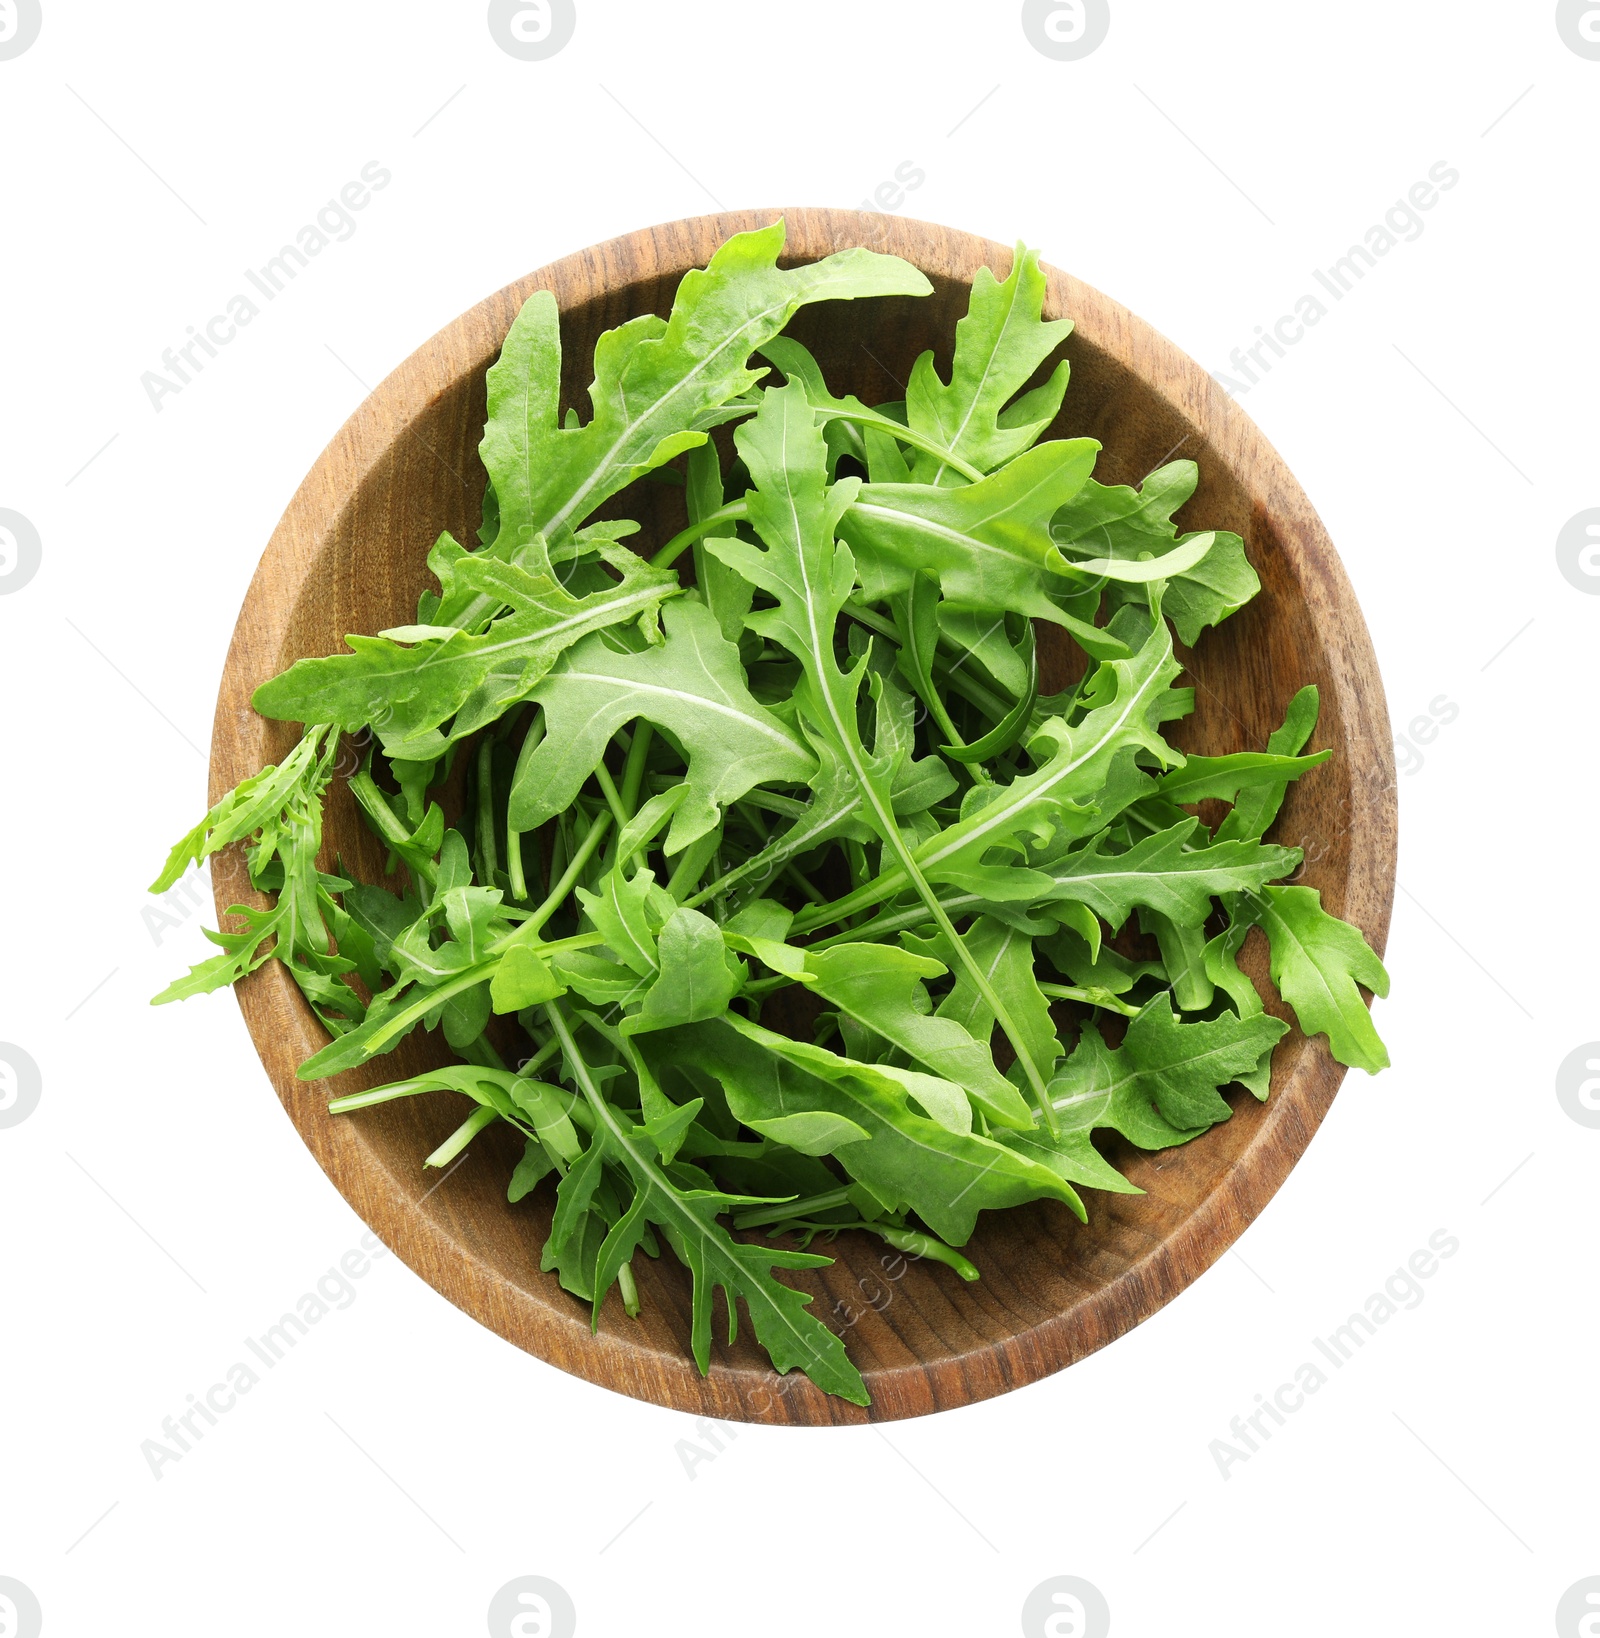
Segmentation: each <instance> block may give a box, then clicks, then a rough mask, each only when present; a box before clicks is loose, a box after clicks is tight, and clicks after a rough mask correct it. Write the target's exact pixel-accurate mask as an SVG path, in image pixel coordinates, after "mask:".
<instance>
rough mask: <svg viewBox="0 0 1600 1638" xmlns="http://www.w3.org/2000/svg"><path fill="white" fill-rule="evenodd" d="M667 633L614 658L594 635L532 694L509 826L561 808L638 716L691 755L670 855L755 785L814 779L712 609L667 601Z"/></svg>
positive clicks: (799, 746)
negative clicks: (532, 733) (534, 719)
mask: <svg viewBox="0 0 1600 1638" xmlns="http://www.w3.org/2000/svg"><path fill="white" fill-rule="evenodd" d="M712 544H713V545H721V544H722V543H721V542H720V541H718V542H712ZM663 625H664V628H665V630H666V634H667V635H666V641H665V642H664V643H663V644H662V645H661V647H660V648H653V649H646V650H644V651H643V652H642V653H628V652H625V651H618V650H616V649H614V648H612V647H611V646H610V645H609V644H608V643H607V642H606V640H605V638H604V636H602V635H599V634H596V635H595V636H592V637H586V638H585V639H584V640H583V641H582V642H581V643H578V644H577V645H576V646H575V647H573V648H571V649H569V650H568V651H567V652H566V653H565V654H564V655H563V656H562V657H561V659H560V661H558V662H557V664H556V667H555V669H554V670H553V671H552V672H551V673H550V675H549V676H547V677H546V678H545V680H544V681H543V682H542V683H540V684H539V685H538V687H536V688H535V689H534V690H533V693H532V695H531V696H530V697H531V698H532V699H533V701H534V702H535V703H536V704H538V705H541V706H543V707H544V711H545V717H546V721H547V724H548V727H547V730H546V733H545V737H544V741H543V743H542V744H541V745H540V746H539V747H538V749H537V750H536V751H535V752H534V753H533V755H532V756H531V757H529V758H528V760H527V761H526V762H525V763H524V764H523V765H522V766H521V767H520V768H519V769H518V770H517V778H516V783H515V785H514V786H513V787H512V791H511V823H512V824H513V825H514V826H515V828H516V829H517V830H519V831H529V830H534V829H536V828H537V827H538V826H539V825H542V824H544V823H545V821H546V820H548V819H552V818H554V817H555V816H556V814H558V813H560V812H561V811H562V810H563V809H565V808H567V807H568V806H569V805H570V804H571V802H572V800H573V798H574V797H575V796H576V795H577V794H578V790H579V788H580V787H581V786H582V784H583V782H584V781H585V780H586V779H587V778H588V777H589V776H590V774H592V773H593V772H594V770H595V768H596V767H597V766H598V765H599V763H600V760H601V758H602V757H603V756H604V755H605V749H606V745H607V743H608V741H609V740H610V738H611V736H612V735H613V734H614V733H615V732H616V731H617V729H619V728H621V727H623V726H624V725H625V724H626V723H629V722H632V721H635V720H636V719H638V718H640V717H643V718H644V719H645V720H646V721H647V722H652V723H654V724H655V725H656V726H657V727H660V728H664V729H666V730H667V731H668V732H669V733H670V734H672V736H673V737H674V739H676V740H677V741H678V743H679V744H680V745H681V746H682V747H683V749H684V752H685V754H686V756H687V758H688V763H689V777H688V782H687V783H688V787H689V788H688V790H687V792H686V793H685V795H684V797H683V800H682V802H681V804H680V806H679V807H678V810H677V812H676V813H675V814H674V815H673V818H672V829H671V830H670V832H669V833H668V836H667V845H666V850H667V852H668V853H678V852H680V851H682V849H684V848H685V847H687V846H688V845H689V843H691V842H692V841H694V840H695V839H696V838H697V837H700V836H704V835H705V834H706V833H707V832H708V831H710V830H712V829H713V828H714V827H715V825H716V823H717V815H718V810H719V808H720V806H721V805H722V804H723V803H725V802H729V801H732V800H733V799H734V798H736V797H740V796H743V795H744V793H745V792H746V791H748V790H749V789H750V788H751V787H752V786H753V785H756V784H759V783H761V782H762V781H763V780H789V781H793V782H795V783H800V784H803V783H804V782H805V781H806V780H807V779H809V778H810V777H811V775H812V773H813V772H814V770H815V768H816V763H815V761H814V759H813V758H812V756H811V755H810V753H809V752H808V751H807V750H806V749H805V746H804V744H803V743H802V741H801V740H800V738H799V736H798V735H796V734H795V733H794V732H793V731H792V730H791V729H789V728H787V727H785V725H784V724H783V722H782V721H781V720H780V719H779V718H778V717H776V716H775V715H773V713H772V712H771V711H768V710H767V709H766V708H765V707H763V706H761V705H758V704H757V703H756V700H755V697H754V696H753V695H752V694H751V693H750V690H749V689H748V688H747V687H746V686H745V681H744V675H743V671H742V668H741V667H740V664H739V654H738V650H737V649H736V648H734V647H733V645H732V644H731V643H729V642H728V641H727V639H726V638H725V637H724V636H723V635H722V632H721V630H720V628H719V627H718V625H717V622H716V618H715V616H713V615H712V613H711V612H710V610H708V609H707V608H705V607H704V606H703V605H702V604H699V603H691V602H687V601H684V602H678V603H673V604H669V605H668V607H667V609H666V612H665V615H664V618H663Z"/></svg>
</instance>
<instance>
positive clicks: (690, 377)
mask: <svg viewBox="0 0 1600 1638" xmlns="http://www.w3.org/2000/svg"><path fill="white" fill-rule="evenodd" d="M788 306H789V302H788V300H784V301H780V302H777V303H775V304H774V305H773V306H771V307H767V308H764V309H763V310H762V311H761V312H759V313H757V314H755V315H754V316H753V317H751V318H748V319H746V320H745V321H744V323H743V324H741V325H740V326H739V328H738V329H737V330H735V331H734V332H733V334H732V335H730V336H729V337H728V338H727V340H726V341H724V342H723V343H722V345H721V346H719V347H715V348H713V349H712V351H711V352H709V353H707V354H706V356H705V357H704V358H703V359H701V360H700V362H699V363H698V364H697V365H695V367H694V368H693V369H692V370H690V371H689V372H688V374H687V375H685V376H683V377H682V378H681V379H680V380H679V381H678V382H677V384H676V385H675V386H673V387H672V388H671V389H670V390H669V391H667V392H664V393H663V394H662V395H661V396H660V397H659V398H657V399H655V400H654V401H653V402H652V403H651V404H650V405H648V406H647V407H646V408H645V409H644V410H643V411H641V412H640V413H639V414H638V415H636V416H635V417H634V418H633V419H632V420H631V421H629V422H628V423H627V424H626V425H625V426H624V427H623V429H622V431H621V432H619V433H618V434H617V437H616V441H615V442H614V443H613V444H612V445H611V447H610V449H608V450H607V451H606V452H605V454H604V456H603V457H602V458H601V459H600V460H599V461H598V462H597V463H596V464H595V467H594V469H593V471H592V472H591V473H590V474H589V477H588V478H587V479H586V480H585V482H584V483H583V484H582V485H580V486H579V488H578V489H577V491H576V492H575V493H574V494H573V495H572V497H571V498H570V499H569V500H568V501H567V503H566V505H565V506H563V507H562V508H561V509H560V511H558V512H557V513H556V514H555V516H554V517H552V518H551V519H550V521H549V522H548V523H547V524H546V525H545V529H546V532H547V533H550V534H554V533H555V532H556V530H558V529H559V528H561V526H562V525H563V524H564V523H565V522H566V521H567V519H568V518H570V517H571V516H572V515H573V513H574V512H576V511H577V509H578V508H579V507H580V506H581V505H582V504H583V502H584V500H585V499H586V498H587V497H588V495H589V494H590V493H591V491H592V490H594V488H595V487H596V486H597V485H598V484H599V482H600V480H601V478H602V476H604V475H605V474H606V473H608V472H609V471H610V470H611V464H612V462H613V461H614V460H615V459H616V457H617V452H618V451H619V450H621V449H624V448H625V447H626V446H627V445H628V443H629V442H630V440H631V439H632V438H633V437H634V436H635V435H636V434H637V433H638V431H639V428H640V427H642V426H643V425H644V424H645V423H646V422H647V421H648V420H649V419H650V418H651V417H652V416H653V415H656V414H658V413H659V412H660V410H661V408H662V406H663V405H665V404H669V403H670V402H671V401H672V399H673V398H674V397H676V396H677V394H679V393H680V392H682V391H683V390H684V388H686V387H688V386H689V385H690V384H691V383H693V382H695V381H697V380H698V379H699V378H700V376H702V375H703V374H704V373H705V372H706V371H707V370H709V369H710V368H711V366H712V364H714V363H715V362H716V361H717V359H719V358H720V357H721V356H722V355H723V354H724V353H725V352H727V350H728V349H729V348H730V347H732V346H733V345H734V344H735V343H736V342H738V341H739V340H740V339H741V338H742V337H743V336H744V335H745V334H746V332H747V331H749V330H752V329H754V328H756V327H758V326H759V325H761V324H762V323H764V322H765V321H766V320H767V319H770V318H771V317H772V316H773V314H774V313H781V312H782V311H783V310H784V309H785V308H786V307H788ZM668 323H669V324H670V323H671V320H670V319H669V320H668ZM745 351H746V354H748V353H749V348H746V349H745ZM617 390H618V391H619V392H620V391H621V390H622V383H621V380H620V377H619V380H618V383H617ZM528 448H529V452H530V454H531V452H532V445H531V444H530V445H529V446H528ZM528 493H529V494H530V495H531V494H532V493H533V484H532V471H531V467H530V469H529V473H528Z"/></svg>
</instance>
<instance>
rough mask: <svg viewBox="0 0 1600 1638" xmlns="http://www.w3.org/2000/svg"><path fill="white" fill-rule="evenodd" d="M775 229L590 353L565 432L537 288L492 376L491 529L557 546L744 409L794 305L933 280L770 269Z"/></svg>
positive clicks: (743, 236)
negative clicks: (758, 359)
mask: <svg viewBox="0 0 1600 1638" xmlns="http://www.w3.org/2000/svg"><path fill="white" fill-rule="evenodd" d="M784 236H785V230H784V224H783V223H782V222H781V221H778V222H774V223H773V224H772V225H771V226H770V227H766V228H760V229H757V230H756V231H754V232H751V233H740V234H736V235H734V237H733V238H731V239H729V240H728V242H727V243H726V244H724V245H723V246H722V248H721V249H720V250H719V251H718V252H717V253H716V255H715V256H713V257H712V258H711V262H710V265H709V266H708V267H707V268H706V269H705V270H704V271H703V272H691V273H686V274H685V275H684V277H683V281H682V283H681V284H680V285H679V286H678V293H677V296H676V298H675V300H674V301H673V305H672V315H671V317H670V318H667V319H660V318H657V317H655V316H654V315H651V314H646V315H645V316H643V317H641V318H636V319H631V320H629V322H628V323H626V324H624V325H622V326H621V327H620V328H618V329H615V330H611V331H608V332H607V333H606V334H605V335H604V336H602V337H601V338H600V341H599V342H598V343H597V345H596V347H595V359H594V370H595V379H594V383H593V385H592V386H591V387H590V388H589V397H590V401H591V403H592V405H593V416H592V418H591V419H590V420H589V421H588V422H587V423H585V424H583V425H581V426H573V427H566V428H564V427H562V426H561V425H560V424H559V416H558V407H559V398H558V395H559V392H560V384H561V337H560V328H559V323H558V319H557V313H556V304H555V298H554V297H553V296H552V295H551V294H550V293H549V292H548V291H543V290H541V291H536V292H535V293H534V294H533V295H532V296H530V297H529V298H528V300H527V302H526V303H525V304H524V306H523V308H522V311H521V312H520V313H519V314H518V316H517V319H516V322H515V323H514V324H513V325H512V327H511V332H510V334H509V335H508V336H507V337H506V341H505V345H504V347H503V348H502V349H501V353H500V359H499V362H498V363H497V364H495V366H494V367H493V368H492V369H491V370H490V371H489V423H488V426H487V427H486V429H485V431H484V438H483V445H482V449H481V454H482V457H483V464H484V466H485V467H486V468H487V469H488V473H489V480H490V482H491V483H492V485H493V486H494V493H495V496H496V499H497V500H498V503H499V515H500V530H501V533H502V535H504V534H506V533H507V532H510V533H511V534H513V535H515V534H516V533H517V532H518V531H523V530H526V531H528V532H534V533H542V534H545V535H547V536H548V537H549V538H550V540H551V541H552V542H553V543H554V542H559V541H561V540H563V539H564V538H565V537H566V536H567V535H569V534H571V533H572V532H573V531H574V530H575V529H576V528H577V527H578V525H579V524H580V523H582V522H583V521H584V519H585V518H587V517H588V516H589V515H590V514H591V513H592V512H593V511H594V510H595V508H596V507H598V506H599V505H600V503H601V502H602V501H604V500H607V499H608V498H609V497H610V496H612V495H614V494H616V493H617V491H618V490H620V489H623V488H626V486H627V485H628V484H630V483H632V482H633V481H634V479H635V478H639V477H642V476H643V475H644V474H645V473H646V472H649V471H651V470H653V469H654V468H655V467H658V466H660V465H662V464H663V463H664V462H666V461H669V460H671V459H672V457H673V456H674V455H677V454H680V453H682V452H683V451H684V450H686V449H692V448H693V447H695V446H696V445H697V444H701V443H704V441H705V435H706V433H707V432H708V431H709V430H710V429H711V428H712V427H715V426H717V425H719V424H720V423H722V422H724V421H727V420H730V419H733V418H734V417H736V416H739V415H742V414H746V413H748V411H749V407H750V406H749V405H748V404H747V403H742V402H735V401H736V400H741V399H742V398H743V395H744V394H746V393H748V392H749V391H750V389H751V388H752V387H754V386H756V385H757V384H758V382H759V381H760V379H761V376H760V374H759V373H758V372H757V371H754V370H751V369H750V368H749V367H748V360H749V357H750V355H751V353H752V352H754V351H755V350H756V349H757V348H758V347H761V346H763V345H764V344H765V343H766V342H768V341H770V340H771V339H772V338H773V337H774V336H776V335H777V334H778V333H779V331H781V330H782V329H783V327H784V326H785V325H786V324H787V323H788V322H789V320H790V319H791V318H793V317H794V315H795V314H796V313H797V312H798V311H799V310H800V308H801V307H803V306H805V305H807V304H808V303H810V302H817V301H829V300H837V301H850V300H855V299H858V298H860V297H864V296H922V295H926V294H928V293H929V291H930V290H931V289H932V286H931V285H930V284H929V283H928V281H927V279H926V278H925V277H924V276H923V275H922V274H921V273H919V272H918V271H917V270H916V269H915V268H914V267H912V266H911V265H910V264H909V263H907V262H903V261H900V260H899V259H898V258H897V257H893V256H879V255H876V254H874V253H873V252H872V251H868V250H845V251H841V252H839V253H838V254H837V255H834V256H829V257H826V258H825V259H824V260H822V261H820V262H812V263H809V264H807V265H805V266H803V267H793V268H786V269H782V268H779V266H778V265H777V263H778V256H779V254H780V253H781V251H782V250H783V244H784Z"/></svg>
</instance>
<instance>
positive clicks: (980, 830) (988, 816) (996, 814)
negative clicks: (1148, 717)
mask: <svg viewBox="0 0 1600 1638" xmlns="http://www.w3.org/2000/svg"><path fill="white" fill-rule="evenodd" d="M1159 675H1160V670H1159V668H1156V669H1154V670H1152V671H1151V673H1150V675H1149V677H1147V678H1146V679H1145V681H1144V682H1143V683H1142V684H1141V685H1140V686H1139V687H1138V688H1137V689H1136V690H1135V691H1134V692H1133V693H1132V694H1130V695H1129V696H1128V699H1127V701H1126V703H1125V704H1124V706H1123V709H1122V711H1121V712H1120V713H1119V714H1118V716H1117V718H1116V720H1115V721H1114V722H1112V723H1111V724H1110V725H1109V726H1108V727H1107V728H1106V730H1105V732H1104V733H1102V734H1101V735H1100V736H1099V737H1098V738H1097V739H1096V740H1095V742H1094V744H1093V745H1091V746H1089V747H1088V748H1087V749H1086V750H1085V751H1084V752H1083V754H1082V755H1081V756H1077V757H1074V758H1073V760H1072V761H1071V762H1067V763H1063V764H1062V766H1061V767H1060V768H1059V769H1057V770H1056V772H1055V773H1053V774H1051V775H1050V776H1049V777H1048V778H1047V779H1046V780H1044V782H1043V783H1042V784H1039V785H1036V786H1034V787H1033V789H1032V790H1030V791H1028V793H1027V794H1026V795H1025V796H1023V797H1022V798H1020V799H1019V800H1015V801H1007V800H1005V799H1004V798H1002V799H1001V800H1000V801H998V802H995V803H993V804H991V806H990V807H988V808H985V809H984V810H983V813H982V814H980V815H979V818H978V821H977V822H976V823H974V825H973V827H972V828H971V829H970V830H968V831H966V832H965V833H964V834H963V835H961V836H958V837H955V838H953V839H951V840H949V841H947V842H946V844H945V845H944V846H943V847H942V848H939V849H938V850H936V851H935V852H933V853H930V854H929V855H928V856H927V857H926V858H919V859H917V861H916V862H917V864H919V865H937V864H941V863H943V861H944V860H946V859H948V858H949V857H950V855H951V854H952V853H957V852H960V851H961V849H963V848H965V847H967V846H968V845H969V844H971V843H972V842H975V841H981V840H982V839H983V837H985V836H987V835H989V834H990V833H991V832H992V831H994V830H996V829H997V828H999V826H1000V825H1001V824H1003V823H1004V822H1005V821H1006V820H1007V819H1009V818H1011V817H1012V816H1013V815H1014V814H1016V813H1017V812H1018V811H1019V810H1020V809H1022V808H1025V807H1027V806H1028V805H1029V804H1030V803H1033V802H1036V801H1037V800H1038V799H1039V798H1040V797H1042V796H1048V795H1049V793H1050V792H1051V791H1053V790H1054V789H1055V788H1056V787H1057V786H1058V785H1060V784H1061V783H1062V781H1063V780H1065V779H1068V778H1070V777H1071V776H1072V775H1073V774H1075V773H1076V772H1077V771H1078V769H1079V768H1081V767H1083V766H1084V764H1085V763H1087V762H1088V761H1090V760H1091V758H1093V757H1095V756H1098V755H1099V753H1100V752H1101V751H1103V750H1104V749H1105V747H1106V745H1107V744H1108V743H1109V742H1110V741H1111V740H1113V739H1115V738H1116V737H1117V736H1118V735H1119V734H1120V733H1121V732H1122V730H1123V728H1124V726H1125V725H1126V724H1127V721H1128V718H1129V717H1131V716H1132V715H1133V712H1134V708H1135V707H1136V706H1138V705H1141V704H1143V702H1144V699H1145V696H1146V694H1147V693H1148V692H1149V690H1150V687H1151V685H1152V684H1153V683H1154V682H1155V680H1156V678H1157V677H1158V676H1159Z"/></svg>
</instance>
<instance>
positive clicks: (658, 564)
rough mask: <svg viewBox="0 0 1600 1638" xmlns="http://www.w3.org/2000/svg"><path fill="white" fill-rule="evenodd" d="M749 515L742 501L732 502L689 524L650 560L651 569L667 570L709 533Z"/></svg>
mask: <svg viewBox="0 0 1600 1638" xmlns="http://www.w3.org/2000/svg"><path fill="white" fill-rule="evenodd" d="M749 515H750V514H749V512H748V510H747V509H746V507H745V504H744V502H743V501H734V502H733V503H732V504H731V505H728V506H724V507H723V508H722V510H721V511H720V512H713V513H712V514H711V516H710V517H708V518H701V519H700V521H699V522H698V523H691V524H690V525H689V527H688V528H687V529H685V530H683V531H682V533H680V534H676V535H674V536H673V537H672V539H671V540H669V541H668V542H667V543H666V545H665V546H663V547H662V548H661V550H660V551H659V552H657V553H656V555H655V556H654V557H653V558H651V559H650V564H651V567H652V568H657V569H668V568H671V567H672V565H673V564H674V563H676V562H677V561H678V559H679V558H680V557H682V556H683V553H684V551H685V550H686V549H687V548H688V547H690V546H692V545H694V543H695V542H696V541H697V540H699V539H701V538H702V537H703V536H705V535H709V534H710V533H711V531H712V530H713V529H715V528H717V527H718V526H719V525H721V524H724V523H737V522H738V521H739V520H740V519H741V518H746V517H748V516H749Z"/></svg>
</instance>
